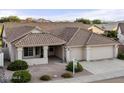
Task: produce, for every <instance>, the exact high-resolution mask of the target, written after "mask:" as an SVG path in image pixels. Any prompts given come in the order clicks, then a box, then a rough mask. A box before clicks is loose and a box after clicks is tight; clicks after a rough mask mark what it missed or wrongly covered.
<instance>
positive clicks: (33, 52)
mask: <svg viewBox="0 0 124 93" xmlns="http://www.w3.org/2000/svg"><path fill="white" fill-rule="evenodd" d="M29 24H30V23H27V24H24V23H23V24H19V23H13V24H10V23H8V24H4V31H3V40H4V42H5V45H6V47H7V48H8V50H9V55H10V61H11V62H13V61H14V60H17V59H19V60H24V61H26V62H27V63H28V64H29V65H34V64H48V63H49V57H50V56H56V57H58V58H60V59H61V60H63V62H70V61H72V60H73V59H77V60H80V61H81V60H86V61H92V60H101V59H109V58H116V57H117V54H118V43H117V42H116V41H114V40H112V39H110V38H108V37H105V36H102V35H98V34H96V33H93V32H92V31H89V30H88V29H89V26H87V25H84V24H80V23H71V22H70V23H67V22H63V23H59V22H58V23H54V22H53V23H52V22H50V23H40V24H39V23H38V24H37V23H31V24H30V25H29Z"/></svg>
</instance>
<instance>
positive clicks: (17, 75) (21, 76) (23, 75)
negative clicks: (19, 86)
mask: <svg viewBox="0 0 124 93" xmlns="http://www.w3.org/2000/svg"><path fill="white" fill-rule="evenodd" d="M30 80H31V74H30V73H29V72H28V71H25V70H20V71H16V72H14V73H13V75H12V79H11V81H12V82H14V83H25V82H29V81H30Z"/></svg>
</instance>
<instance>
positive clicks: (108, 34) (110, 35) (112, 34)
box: [104, 31, 117, 40]
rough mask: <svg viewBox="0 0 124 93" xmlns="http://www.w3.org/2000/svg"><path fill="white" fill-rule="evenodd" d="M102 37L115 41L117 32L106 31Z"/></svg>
mask: <svg viewBox="0 0 124 93" xmlns="http://www.w3.org/2000/svg"><path fill="white" fill-rule="evenodd" d="M104 35H105V36H107V37H110V38H113V39H115V40H117V31H106V32H105V34H104Z"/></svg>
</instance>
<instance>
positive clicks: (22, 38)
mask: <svg viewBox="0 0 124 93" xmlns="http://www.w3.org/2000/svg"><path fill="white" fill-rule="evenodd" d="M30 34H31V32H30V33H28V34H26V35H25V36H23V37H21V38H20V39H21V40H24V38H26V37H27V36H28V35H30ZM20 39H18V40H19V41H18V42H16V43H15V45H16V44H17V43H20V42H21V41H20Z"/></svg>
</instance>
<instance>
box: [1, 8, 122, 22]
mask: <svg viewBox="0 0 124 93" xmlns="http://www.w3.org/2000/svg"><path fill="white" fill-rule="evenodd" d="M10 15H16V16H19V17H20V18H27V17H33V18H45V19H49V20H52V21H73V20H75V19H76V18H87V19H91V20H93V19H101V20H105V21H118V20H124V9H118V10H117V9H11V10H9V9H0V17H2V16H10Z"/></svg>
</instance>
